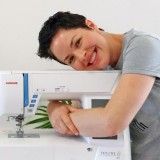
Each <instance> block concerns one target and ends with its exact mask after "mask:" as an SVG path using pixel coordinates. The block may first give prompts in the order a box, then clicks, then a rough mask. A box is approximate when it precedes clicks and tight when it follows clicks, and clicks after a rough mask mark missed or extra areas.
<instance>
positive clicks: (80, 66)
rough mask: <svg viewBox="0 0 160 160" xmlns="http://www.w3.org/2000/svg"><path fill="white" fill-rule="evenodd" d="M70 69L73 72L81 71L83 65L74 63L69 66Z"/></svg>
mask: <svg viewBox="0 0 160 160" xmlns="http://www.w3.org/2000/svg"><path fill="white" fill-rule="evenodd" d="M71 67H72V68H73V69H75V70H83V69H84V67H83V65H82V64H81V63H79V62H75V63H74V64H73V65H71Z"/></svg>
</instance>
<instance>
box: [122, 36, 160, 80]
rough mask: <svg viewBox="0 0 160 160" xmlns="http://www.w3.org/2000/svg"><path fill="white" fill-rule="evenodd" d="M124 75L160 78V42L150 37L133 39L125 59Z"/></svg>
mask: <svg viewBox="0 0 160 160" xmlns="http://www.w3.org/2000/svg"><path fill="white" fill-rule="evenodd" d="M122 73H123V74H124V73H137V74H145V75H149V76H155V77H160V40H159V39H158V38H155V37H152V36H148V35H142V36H137V37H135V38H133V39H132V40H131V42H130V44H129V45H128V47H127V49H126V52H125V54H124V57H123V67H122Z"/></svg>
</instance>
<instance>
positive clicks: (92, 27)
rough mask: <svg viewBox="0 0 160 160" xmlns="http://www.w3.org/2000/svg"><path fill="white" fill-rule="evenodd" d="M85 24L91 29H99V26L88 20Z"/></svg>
mask: <svg viewBox="0 0 160 160" xmlns="http://www.w3.org/2000/svg"><path fill="white" fill-rule="evenodd" d="M85 23H86V25H87V26H88V27H89V28H90V29H97V26H96V25H95V24H94V23H93V22H92V21H90V20H88V19H86V21H85Z"/></svg>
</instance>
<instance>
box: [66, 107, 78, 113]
mask: <svg viewBox="0 0 160 160" xmlns="http://www.w3.org/2000/svg"><path fill="white" fill-rule="evenodd" d="M68 109H69V111H70V112H75V111H78V110H79V109H80V108H77V107H72V106H68Z"/></svg>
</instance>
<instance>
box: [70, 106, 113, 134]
mask: <svg viewBox="0 0 160 160" xmlns="http://www.w3.org/2000/svg"><path fill="white" fill-rule="evenodd" d="M70 117H71V119H72V121H73V123H74V125H75V126H76V127H77V129H78V131H79V133H80V135H83V136H96V137H104V136H113V135H115V133H113V126H112V125H111V121H110V120H109V119H108V118H107V111H106V110H105V108H94V109H81V110H79V111H76V112H73V113H71V114H70Z"/></svg>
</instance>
